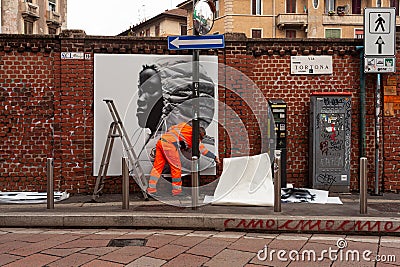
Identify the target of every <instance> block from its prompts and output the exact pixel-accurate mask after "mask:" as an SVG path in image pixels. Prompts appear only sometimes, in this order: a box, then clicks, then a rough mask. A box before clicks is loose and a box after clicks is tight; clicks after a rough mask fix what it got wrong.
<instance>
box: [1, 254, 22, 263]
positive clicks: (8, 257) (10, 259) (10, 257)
mask: <svg viewBox="0 0 400 267" xmlns="http://www.w3.org/2000/svg"><path fill="white" fill-rule="evenodd" d="M19 259H22V257H20V256H15V255H10V254H0V266H3V265H6V264H7V263H10V262H13V261H16V260H19Z"/></svg>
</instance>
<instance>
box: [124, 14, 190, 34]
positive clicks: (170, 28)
mask: <svg viewBox="0 0 400 267" xmlns="http://www.w3.org/2000/svg"><path fill="white" fill-rule="evenodd" d="M186 21H187V11H186V10H184V9H179V8H177V9H172V10H167V11H165V12H163V13H161V14H159V15H157V16H155V17H153V18H151V19H149V20H146V21H144V22H142V23H140V24H138V25H135V26H133V27H132V28H130V29H128V30H126V31H124V32H122V33H120V34H119V36H139V37H140V36H142V37H150V36H151V37H159V36H161V37H165V36H168V35H185V34H186V32H187V24H186Z"/></svg>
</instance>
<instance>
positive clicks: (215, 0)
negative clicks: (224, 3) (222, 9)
mask: <svg viewBox="0 0 400 267" xmlns="http://www.w3.org/2000/svg"><path fill="white" fill-rule="evenodd" d="M214 6H215V12H214V18H218V17H219V0H214Z"/></svg>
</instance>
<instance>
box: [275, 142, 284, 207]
mask: <svg viewBox="0 0 400 267" xmlns="http://www.w3.org/2000/svg"><path fill="white" fill-rule="evenodd" d="M274 174H275V175H274V177H275V178H274V212H281V211H282V209H281V151H280V150H275V160H274Z"/></svg>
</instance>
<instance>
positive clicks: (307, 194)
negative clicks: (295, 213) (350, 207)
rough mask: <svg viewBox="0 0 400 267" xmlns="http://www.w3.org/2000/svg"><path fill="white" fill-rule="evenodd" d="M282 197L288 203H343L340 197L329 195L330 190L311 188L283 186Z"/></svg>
mask: <svg viewBox="0 0 400 267" xmlns="http://www.w3.org/2000/svg"><path fill="white" fill-rule="evenodd" d="M281 199H282V202H286V203H300V202H307V203H315V204H343V203H342V201H341V200H340V199H339V197H329V191H325V190H317V189H310V188H293V187H288V188H282V190H281Z"/></svg>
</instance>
